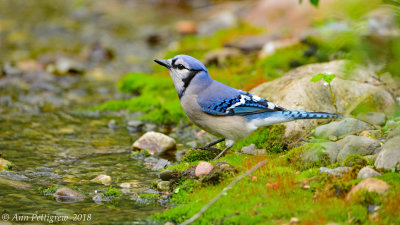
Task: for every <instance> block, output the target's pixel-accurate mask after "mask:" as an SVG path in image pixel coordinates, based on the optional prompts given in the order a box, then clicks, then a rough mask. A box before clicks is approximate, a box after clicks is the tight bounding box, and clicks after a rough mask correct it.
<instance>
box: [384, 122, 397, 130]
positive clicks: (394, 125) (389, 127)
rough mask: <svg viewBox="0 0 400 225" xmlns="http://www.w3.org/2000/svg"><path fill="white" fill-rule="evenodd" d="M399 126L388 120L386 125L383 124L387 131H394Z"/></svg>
mask: <svg viewBox="0 0 400 225" xmlns="http://www.w3.org/2000/svg"><path fill="white" fill-rule="evenodd" d="M399 126H400V124H399V123H397V122H396V121H394V120H388V121H386V124H385V127H387V128H388V129H391V130H393V129H396V128H397V127H399Z"/></svg>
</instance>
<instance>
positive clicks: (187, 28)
mask: <svg viewBox="0 0 400 225" xmlns="http://www.w3.org/2000/svg"><path fill="white" fill-rule="evenodd" d="M176 31H178V32H179V33H180V34H195V33H197V24H196V23H195V22H194V21H189V20H182V21H179V22H178V23H177V24H176Z"/></svg>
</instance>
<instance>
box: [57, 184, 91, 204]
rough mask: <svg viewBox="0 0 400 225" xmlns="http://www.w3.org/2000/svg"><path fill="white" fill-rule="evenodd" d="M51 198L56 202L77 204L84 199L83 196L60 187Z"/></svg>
mask: <svg viewBox="0 0 400 225" xmlns="http://www.w3.org/2000/svg"><path fill="white" fill-rule="evenodd" d="M53 196H54V197H55V198H56V201H57V202H63V203H73V202H78V201H82V200H83V199H84V198H85V196H84V195H83V194H81V193H79V192H77V191H75V190H73V189H71V188H68V187H62V188H59V189H57V191H56V192H55V193H54V194H53Z"/></svg>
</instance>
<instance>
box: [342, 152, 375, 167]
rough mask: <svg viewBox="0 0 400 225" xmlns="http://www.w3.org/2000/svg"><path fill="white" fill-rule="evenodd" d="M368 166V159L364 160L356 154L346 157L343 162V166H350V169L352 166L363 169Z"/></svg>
mask: <svg viewBox="0 0 400 225" xmlns="http://www.w3.org/2000/svg"><path fill="white" fill-rule="evenodd" d="M369 164H370V162H369V160H368V159H366V158H364V157H362V156H360V155H357V154H351V155H348V156H347V157H346V158H345V159H344V161H343V166H350V167H353V166H360V167H364V166H367V165H369Z"/></svg>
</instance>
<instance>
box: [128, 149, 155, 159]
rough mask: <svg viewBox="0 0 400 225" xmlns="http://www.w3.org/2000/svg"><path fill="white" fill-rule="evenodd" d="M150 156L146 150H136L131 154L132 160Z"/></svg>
mask: <svg viewBox="0 0 400 225" xmlns="http://www.w3.org/2000/svg"><path fill="white" fill-rule="evenodd" d="M150 155H151V154H150V152H149V151H147V150H137V151H133V152H132V158H134V159H144V158H146V157H148V156H150Z"/></svg>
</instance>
